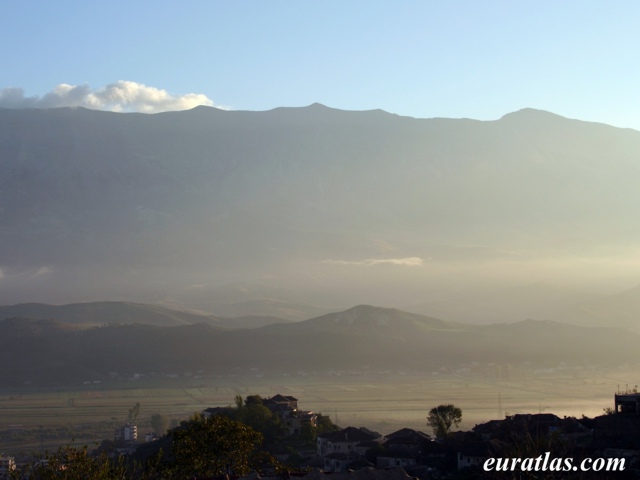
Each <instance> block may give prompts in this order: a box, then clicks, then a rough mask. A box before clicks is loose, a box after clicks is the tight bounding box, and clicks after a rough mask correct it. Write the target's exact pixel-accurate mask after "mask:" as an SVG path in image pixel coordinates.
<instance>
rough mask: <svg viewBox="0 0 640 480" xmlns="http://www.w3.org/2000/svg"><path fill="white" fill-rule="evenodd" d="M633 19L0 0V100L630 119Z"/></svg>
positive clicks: (356, 7) (515, 9)
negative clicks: (525, 112) (524, 111)
mask: <svg viewBox="0 0 640 480" xmlns="http://www.w3.org/2000/svg"><path fill="white" fill-rule="evenodd" d="M639 18H640V3H639V2H637V1H614V2H610V1H607V2H605V1H587V0H578V1H574V0H571V1H568V0H563V1H557V0H553V1H547V0H535V1H525V0H519V1H509V0H502V1H496V0H483V1H476V0H473V1H471V0H469V1H444V0H443V1H438V2H435V1H425V0H420V1H408V0H404V1H372V0H367V1H364V0H362V1H357V0H350V1H345V0H335V1H334V0H322V1H317V0H316V1H304V0H297V1H262V0H260V1H258V0H255V1H242V0H234V1H211V0H207V1H204V0H203V1H189V0H187V1H183V2H180V3H178V2H166V1H159V0H154V1H136V2H130V1H127V2H123V1H119V0H112V1H109V2H86V1H64V0H63V1H58V2H49V1H28V2H26V1H18V0H4V1H2V2H0V58H2V64H3V66H2V75H1V76H0V106H13V107H19V106H45V107H46V106H59V105H64V104H67V103H68V104H76V105H86V106H93V107H96V108H106V109H115V110H118V109H119V110H140V111H148V112H153V111H159V110H171V109H181V108H190V107H192V106H194V105H196V104H199V103H204V104H209V105H211V104H213V105H217V106H224V107H227V108H233V109H242V110H267V109H271V108H275V107H278V106H303V105H308V104H310V103H313V102H321V103H324V104H326V105H329V106H332V107H335V108H340V109H353V110H366V109H375V108H381V109H384V110H387V111H389V112H393V113H398V114H401V115H410V116H415V117H456V118H457V117H470V118H477V119H496V118H499V117H500V116H502V115H503V114H505V113H508V112H511V111H514V110H518V109H521V108H524V107H533V108H539V109H544V110H550V111H553V112H555V113H558V114H560V115H564V116H567V117H571V118H580V119H584V120H593V121H600V122H604V123H610V124H613V125H616V126H621V127H631V128H635V129H640V115H639V114H638V112H639V111H640V108H639V107H640V89H639V88H638V85H640V61H639V60H640V58H639V57H640V50H639V49H638V45H640V29H639V28H638V19H639ZM119 81H120V83H118V82H119ZM126 82H129V83H126ZM61 84H65V85H67V86H62V87H61V86H59V85H61ZM73 87H76V88H73ZM162 90H164V91H162ZM51 92H54V93H51ZM186 94H193V95H191V96H187V97H183V96H184V95H186Z"/></svg>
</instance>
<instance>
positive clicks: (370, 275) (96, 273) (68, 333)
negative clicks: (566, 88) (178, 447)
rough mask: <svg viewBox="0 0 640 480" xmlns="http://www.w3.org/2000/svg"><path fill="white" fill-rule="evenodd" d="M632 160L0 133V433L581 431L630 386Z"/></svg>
mask: <svg viewBox="0 0 640 480" xmlns="http://www.w3.org/2000/svg"><path fill="white" fill-rule="evenodd" d="M638 153H640V132H637V131H634V130H624V129H618V128H613V127H610V126H607V125H602V124H596V123H587V122H581V121H578V120H570V119H566V118H562V117H559V116H557V115H554V114H551V113H548V112H543V111H538V110H531V109H525V110H521V111H519V112H515V113H512V114H508V115H505V116H504V117H503V118H501V119H499V120H496V121H491V122H480V121H474V120H467V119H460V120H451V119H415V118H410V117H400V116H397V115H392V114H389V113H386V112H383V111H379V110H376V111H366V112H349V111H340V110H335V109H331V108H328V107H325V106H323V105H319V104H314V105H311V106H309V107H305V108H280V109H275V110H272V111H267V112H242V111H235V112H234V111H229V112H227V111H221V110H217V109H214V108H206V107H198V108H196V109H193V110H190V111H184V112H172V113H164V114H157V115H142V114H117V113H106V112H97V111H91V110H85V109H82V108H76V109H69V108H62V109H51V110H8V109H0V238H1V239H2V248H1V249H0V304H2V305H4V306H0V338H2V339H3V342H4V343H3V348H2V349H1V350H0V360H1V361H2V363H3V364H4V365H9V366H10V368H7V369H4V370H3V371H2V372H0V397H2V398H1V399H0V401H1V402H3V403H2V405H3V411H4V412H5V413H4V417H2V418H0V425H4V426H8V425H10V424H11V423H21V424H22V423H24V424H25V425H35V424H37V423H46V424H52V425H56V424H60V423H61V422H62V423H65V422H69V423H70V424H75V423H78V422H79V420H78V419H83V420H82V422H79V424H80V425H82V424H85V423H84V422H85V420H86V422H88V423H87V424H91V423H92V422H94V423H96V422H98V423H99V422H100V421H107V419H108V418H111V419H114V418H115V419H120V415H121V414H120V413H118V412H120V410H122V411H125V410H124V405H128V404H129V403H130V401H131V400H132V399H143V400H142V403H143V404H145V402H146V405H147V409H148V411H147V413H149V414H151V413H171V412H173V413H175V414H185V413H186V414H189V413H191V412H192V411H194V410H201V409H202V408H205V407H207V406H215V405H220V406H222V405H226V404H228V403H229V402H230V401H231V399H232V398H233V394H247V393H264V394H273V393H277V392H290V393H294V394H300V395H304V396H306V397H307V398H308V399H309V400H308V401H309V402H310V403H311V405H310V406H309V408H314V409H317V410H324V411H325V413H328V414H333V415H334V416H336V415H340V416H341V418H342V419H344V421H348V422H349V423H357V422H358V421H362V422H371V423H372V425H374V426H381V428H392V427H399V426H401V425H411V426H416V427H419V426H421V425H422V424H423V423H424V416H425V412H426V410H427V409H428V407H430V406H431V403H434V402H440V403H442V402H456V403H459V404H461V405H462V406H463V407H464V409H465V411H467V412H468V414H467V415H468V416H467V417H466V420H465V422H474V421H475V422H479V421H483V420H487V419H488V418H487V417H491V416H494V417H495V416H499V415H501V414H503V413H504V412H506V411H511V412H512V413H516V412H527V411H531V410H532V409H533V410H535V409H536V405H537V408H538V410H540V411H541V410H544V409H553V410H554V411H555V412H556V413H563V414H567V415H580V414H582V413H586V414H589V415H597V414H598V413H599V412H601V411H602V408H605V407H608V406H610V405H609V403H610V401H609V400H610V397H611V395H612V394H613V392H614V391H616V389H617V388H619V386H620V385H625V386H627V385H632V384H634V382H637V379H635V377H634V374H633V372H634V371H635V370H634V369H635V368H636V367H637V364H638V361H637V357H636V356H635V348H636V345H637V344H638V340H639V338H638V336H639V335H640V333H638V327H639V326H640V324H639V323H638V318H640V295H639V293H640V291H639V290H638V288H640V287H638V286H637V285H638V283H640V276H638V272H637V255H636V253H637V239H638V236H639V235H640V227H638V223H637V222H636V218H635V217H636V215H635V210H636V208H635V206H636V205H637V204H640V193H638V190H637V188H636V185H637V183H638V180H639V179H640V165H637V163H636V159H637V155H638ZM372 305H375V306H372ZM625 388H626V387H625ZM399 390H401V391H402V392H403V393H404V396H405V401H404V402H400V403H398V402H396V401H395V400H394V395H396V394H397V392H398V391H399ZM65 402H67V403H65ZM394 402H395V403H394ZM332 409H333V412H332V411H331V410H332ZM574 410H575V411H574ZM578 410H579V411H578ZM76 420H78V422H77V421H76ZM114 421H119V420H114ZM10 422H11V423H10ZM466 425H467V426H469V424H466ZM72 430H73V429H72ZM80 430H81V429H80ZM80 430H78V429H76V431H75V433H76V434H81V433H82V432H81V431H80Z"/></svg>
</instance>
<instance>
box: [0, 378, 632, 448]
mask: <svg viewBox="0 0 640 480" xmlns="http://www.w3.org/2000/svg"><path fill="white" fill-rule="evenodd" d="M436 373H437V372H429V373H423V374H417V373H411V374H403V373H402V372H394V373H391V372H385V373H371V374H367V375H365V374H362V373H352V374H349V373H343V374H339V375H338V374H333V375H313V374H310V375H308V374H303V375H293V374H292V375H286V376H285V375H283V376H260V377H258V376H248V375H247V376H229V377H216V378H199V379H175V380H171V381H169V380H166V379H163V380H143V381H139V382H129V383H125V382H122V383H121V384H112V385H101V386H100V387H99V388H98V386H97V385H89V386H78V387H69V388H62V387H60V388H47V389H37V388H36V387H32V388H25V389H21V390H17V389H2V390H0V451H2V452H4V453H6V454H10V453H12V452H13V453H16V454H17V453H18V452H39V451H41V450H45V449H49V450H51V449H53V448H56V447H57V446H59V445H63V444H67V443H69V442H70V441H71V440H72V439H74V440H75V443H77V444H88V445H95V444H96V443H99V442H100V441H101V440H103V439H112V438H113V432H114V429H115V428H117V427H118V426H120V425H122V424H123V423H125V422H126V421H127V415H128V411H129V409H130V408H131V407H132V406H133V405H134V404H135V403H136V402H139V403H140V405H141V408H140V416H139V418H138V421H137V423H138V426H139V432H140V434H139V435H140V436H141V437H143V436H144V433H146V432H148V431H150V426H149V418H150V416H151V415H153V414H166V415H169V416H170V417H171V418H175V419H178V420H179V419H186V418H188V417H189V416H190V415H191V414H193V413H194V412H200V411H202V410H203V409H205V408H207V407H211V406H225V405H230V404H233V401H234V396H235V395H242V396H246V395H250V394H259V395H262V396H263V397H266V396H271V395H275V394H276V393H282V394H285V395H293V396H295V397H296V398H298V399H299V405H300V408H301V409H308V410H313V411H315V412H322V413H323V414H325V415H329V416H330V417H331V418H332V419H333V420H334V421H335V422H336V423H337V424H338V425H340V426H343V427H344V426H348V425H353V426H367V427H369V428H371V429H374V430H377V431H379V432H380V433H382V434H387V433H390V432H392V431H394V430H397V429H399V428H402V427H411V428H416V429H421V430H424V431H426V432H427V433H431V432H430V430H429V429H428V427H426V425H425V423H426V422H425V418H426V415H427V413H428V411H429V409H430V408H432V407H433V406H436V405H439V404H442V403H454V404H455V405H456V406H459V407H460V408H462V411H463V422H462V424H461V426H460V427H461V428H462V429H470V428H472V427H473V426H474V425H475V424H477V423H481V422H485V421H488V420H491V419H496V418H501V417H504V415H510V414H516V413H538V412H542V411H544V412H549V413H555V414H556V415H558V416H563V415H566V416H576V417H581V416H582V415H586V416H589V417H593V416H597V415H600V414H602V413H603V408H605V407H612V406H613V394H614V393H615V392H616V391H617V390H618V389H621V390H624V389H626V388H628V387H630V388H633V387H634V385H631V384H630V383H629V382H633V381H634V380H636V378H637V377H634V374H635V373H634V371H633V370H631V369H623V368H619V369H616V370H611V371H594V370H587V369H578V370H575V369H574V370H567V371H536V372H533V371H530V370H523V369H518V368H513V367H509V368H508V369H506V368H503V369H502V370H501V371H500V372H499V374H498V375H487V374H486V372H484V373H482V374H479V373H477V372H475V373H474V372H473V371H469V372H464V371H463V372H458V373H445V374H439V373H438V374H436ZM627 384H629V385H628V386H627Z"/></svg>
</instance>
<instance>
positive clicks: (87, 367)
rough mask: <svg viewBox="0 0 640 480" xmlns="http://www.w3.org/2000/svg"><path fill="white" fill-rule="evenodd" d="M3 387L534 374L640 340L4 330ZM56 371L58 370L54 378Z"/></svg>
mask: <svg viewBox="0 0 640 480" xmlns="http://www.w3.org/2000/svg"><path fill="white" fill-rule="evenodd" d="M0 338H3V339H4V338H8V339H11V341H9V342H5V344H3V348H2V349H0V363H1V364H3V365H9V364H10V365H12V368H8V369H2V370H0V384H2V385H5V384H21V383H23V382H24V381H33V382H36V383H51V382H54V383H56V382H57V383H77V382H79V381H82V380H87V379H107V378H108V375H107V374H108V372H118V373H120V374H123V375H124V374H132V373H136V372H137V373H148V372H156V373H182V372H192V371H204V372H206V373H207V374H217V375H218V374H230V373H233V374H243V373H244V374H255V372H256V370H255V369H257V371H259V372H271V373H291V372H298V371H301V370H305V371H309V372H311V371H317V372H327V371H329V370H362V369H365V368H373V369H384V370H389V369H410V370H417V371H423V372H431V371H434V370H438V369H439V368H441V367H443V366H446V367H452V366H456V365H460V364H463V363H467V364H468V363H470V362H482V363H497V364H501V363H509V364H519V363H521V362H529V364H530V365H531V366H532V368H533V367H535V366H554V365H558V364H560V363H561V362H565V363H566V364H568V365H582V366H584V365H596V364H597V365H619V364H622V363H629V364H636V363H637V362H638V359H637V358H636V356H635V346H636V345H637V343H638V341H639V340H640V336H638V335H637V334H634V333H629V332H627V331H624V330H617V329H596V328H586V327H575V326H570V325H564V324H559V323H555V322H540V321H525V322H519V323H515V324H500V325H498V324H496V325H485V326H472V325H464V324H459V323H454V322H445V321H442V320H438V319H433V318H429V317H424V316H420V315H415V314H409V313H406V312H402V311H399V310H395V309H385V308H377V307H371V306H365V305H361V306H358V307H354V308H352V309H349V310H346V311H344V312H340V313H335V314H330V315H325V316H322V317H318V318H314V319H310V320H307V321H303V322H297V323H292V324H287V325H285V324H274V325H269V326H266V327H263V328H254V329H244V330H243V329H236V330H225V329H222V328H220V327H215V326H212V325H207V324H202V323H200V324H194V325H182V326H176V327H158V326H153V325H141V324H135V325H111V326H105V327H99V328H89V329H73V328H69V327H68V326H64V325H60V324H59V323H56V322H53V321H43V320H33V319H10V320H3V321H0ZM54 366H55V367H56V368H54Z"/></svg>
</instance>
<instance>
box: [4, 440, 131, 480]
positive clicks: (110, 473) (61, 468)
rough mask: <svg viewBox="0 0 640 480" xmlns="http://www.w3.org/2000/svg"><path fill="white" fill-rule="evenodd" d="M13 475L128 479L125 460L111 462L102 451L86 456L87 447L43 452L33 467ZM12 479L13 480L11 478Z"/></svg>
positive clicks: (51, 478)
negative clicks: (43, 454)
mask: <svg viewBox="0 0 640 480" xmlns="http://www.w3.org/2000/svg"><path fill="white" fill-rule="evenodd" d="M13 473H15V475H16V476H15V478H36V479H39V480H54V479H65V480H84V479H87V478H91V479H96V480H124V479H126V478H130V473H131V472H130V471H128V469H127V467H126V465H125V463H124V458H123V457H119V458H118V459H117V460H112V459H111V458H110V457H109V455H107V454H106V453H105V452H102V453H101V454H99V455H98V456H92V455H90V454H89V452H88V450H87V447H86V446H83V447H80V448H76V447H73V446H66V447H60V448H59V449H58V451H57V452H55V453H46V454H45V456H44V458H42V459H41V460H40V461H39V462H36V463H35V464H33V465H27V466H25V467H24V469H21V470H20V471H16V472H12V475H13ZM12 478H14V477H12Z"/></svg>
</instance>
